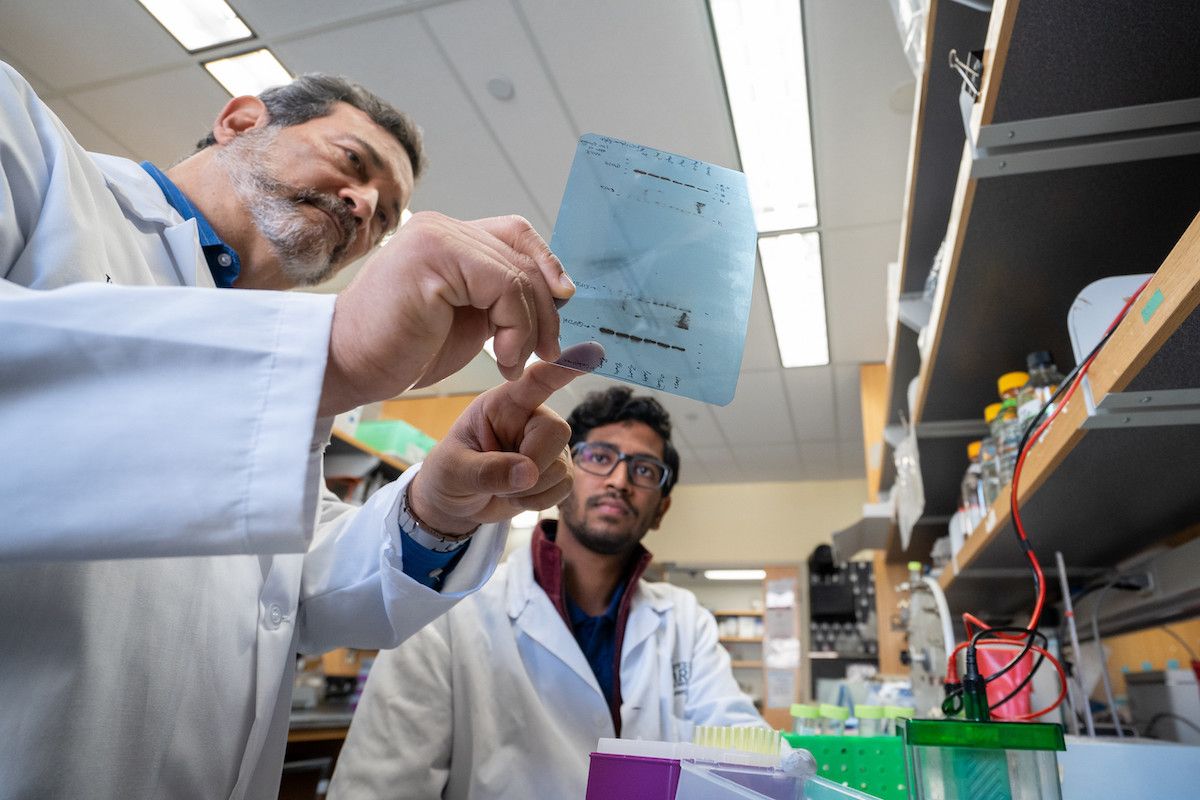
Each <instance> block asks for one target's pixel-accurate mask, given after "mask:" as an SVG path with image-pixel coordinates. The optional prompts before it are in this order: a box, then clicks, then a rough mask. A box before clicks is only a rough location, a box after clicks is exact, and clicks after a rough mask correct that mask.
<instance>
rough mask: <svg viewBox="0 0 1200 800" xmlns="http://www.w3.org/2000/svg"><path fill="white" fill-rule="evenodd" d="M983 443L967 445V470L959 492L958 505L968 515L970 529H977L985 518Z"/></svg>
mask: <svg viewBox="0 0 1200 800" xmlns="http://www.w3.org/2000/svg"><path fill="white" fill-rule="evenodd" d="M982 445H983V442H982V441H979V442H971V443H970V444H969V445H967V459H968V462H967V471H966V472H965V473H963V478H962V484H961V486H960V492H959V501H958V507H959V509H960V510H961V511H962V512H963V514H964V515H966V517H967V523H968V528H969V530H975V526H976V525H978V524H979V521H980V520H981V519H983V514H984V508H983V490H982V487H981V483H982V481H983V477H982V471H981V468H980V465H979V451H980V448H981V447H982Z"/></svg>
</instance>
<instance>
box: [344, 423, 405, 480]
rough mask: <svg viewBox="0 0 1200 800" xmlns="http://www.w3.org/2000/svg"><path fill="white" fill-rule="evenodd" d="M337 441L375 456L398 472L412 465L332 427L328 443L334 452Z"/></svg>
mask: <svg viewBox="0 0 1200 800" xmlns="http://www.w3.org/2000/svg"><path fill="white" fill-rule="evenodd" d="M338 442H340V443H341V444H342V445H348V446H350V447H352V448H354V449H355V450H358V451H359V452H362V453H366V454H367V455H372V456H375V457H376V458H378V459H379V460H380V461H381V462H383V463H384V464H386V465H387V466H389V467H391V468H392V469H394V470H396V471H398V472H404V471H405V470H406V469H408V468H409V467H411V466H412V464H409V463H408V462H407V461H404V460H403V459H401V458H397V457H396V456H394V455H389V454H388V453H384V452H382V451H379V450H376V449H375V448H373V447H371V446H369V445H366V444H363V443H362V442H360V441H359V440H358V439H355V438H354V437H353V436H351V435H350V434H348V433H345V432H343V431H339V430H338V429H337V428H334V430H333V436H332V438H331V444H330V447H331V451H332V452H336V448H337V447H338V444H336V443H338Z"/></svg>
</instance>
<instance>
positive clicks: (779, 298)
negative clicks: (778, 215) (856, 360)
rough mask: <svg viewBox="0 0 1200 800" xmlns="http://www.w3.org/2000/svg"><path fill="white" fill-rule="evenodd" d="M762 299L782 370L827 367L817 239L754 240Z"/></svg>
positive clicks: (810, 236) (796, 235)
mask: <svg viewBox="0 0 1200 800" xmlns="http://www.w3.org/2000/svg"><path fill="white" fill-rule="evenodd" d="M758 253H759V256H761V257H762V266H763V277H764V278H766V281H767V297H768V298H769V299H770V301H771V316H772V317H773V318H774V320H775V339H776V341H778V342H779V358H780V360H781V361H782V362H783V366H785V367H815V366H820V365H822V364H828V363H829V334H828V331H827V330H826V326H825V286H824V282H823V281H822V279H821V235H820V234H819V233H817V232H816V231H809V232H807V233H782V234H777V235H774V236H760V237H759V238H758Z"/></svg>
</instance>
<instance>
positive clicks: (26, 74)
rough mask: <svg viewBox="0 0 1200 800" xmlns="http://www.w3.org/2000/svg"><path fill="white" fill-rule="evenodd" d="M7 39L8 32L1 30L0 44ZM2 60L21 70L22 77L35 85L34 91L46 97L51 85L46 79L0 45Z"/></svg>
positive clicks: (0, 58) (0, 59)
mask: <svg viewBox="0 0 1200 800" xmlns="http://www.w3.org/2000/svg"><path fill="white" fill-rule="evenodd" d="M7 39H8V36H7V32H6V31H0V44H3V43H4V42H5V41H7ZM0 61H3V62H4V63H5V64H8V65H9V66H10V67H12V68H13V69H15V70H16V71H17V72H19V73H20V74H21V77H22V78H24V79H25V80H27V81H29V85H30V86H32V87H33V91H35V92H36V93H37V94H38V96H40V97H41V98H42V99H45V98H46V95H48V94H49V93H50V87H49V86H47V85H46V83H45V81H43V80H42V79H41V78H39V77H38V76H37V75H36V74H35V73H34V71H33V70H32V69H30V68H29V67H28V66H26V65H25V64H22V63H21V60H20V59H19V58H17V57H16V56H14V55H13V54H12V53H10V52H9V51H8V50H6V49H4V48H3V47H0Z"/></svg>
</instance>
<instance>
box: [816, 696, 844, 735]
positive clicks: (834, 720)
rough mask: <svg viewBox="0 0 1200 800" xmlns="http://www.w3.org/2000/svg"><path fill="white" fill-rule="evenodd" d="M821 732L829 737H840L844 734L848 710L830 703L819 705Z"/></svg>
mask: <svg viewBox="0 0 1200 800" xmlns="http://www.w3.org/2000/svg"><path fill="white" fill-rule="evenodd" d="M821 719H822V724H821V728H822V730H823V731H824V732H825V733H826V734H828V735H830V736H841V735H843V734H844V733H845V732H846V720H848V719H850V709H848V708H846V707H845V706H837V705H833V704H832V703H821Z"/></svg>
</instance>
